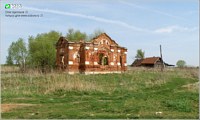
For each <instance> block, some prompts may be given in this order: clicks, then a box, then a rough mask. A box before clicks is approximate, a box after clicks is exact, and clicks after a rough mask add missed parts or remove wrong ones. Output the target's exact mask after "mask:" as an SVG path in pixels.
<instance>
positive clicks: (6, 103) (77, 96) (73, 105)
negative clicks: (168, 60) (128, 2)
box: [1, 66, 199, 119]
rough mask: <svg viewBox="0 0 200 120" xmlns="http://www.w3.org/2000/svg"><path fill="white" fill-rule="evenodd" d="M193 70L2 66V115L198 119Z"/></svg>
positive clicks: (32, 117) (195, 78)
mask: <svg viewBox="0 0 200 120" xmlns="http://www.w3.org/2000/svg"><path fill="white" fill-rule="evenodd" d="M198 72H199V71H198V69H196V68H183V69H178V68H170V69H165V70H164V72H160V70H156V69H144V68H141V69H139V68H137V69H132V70H128V71H126V72H123V73H121V74H96V75H93V74H91V75H83V74H74V75H68V74H66V73H64V72H52V73H46V74H42V73H39V72H37V71H28V72H26V73H19V72H18V68H16V67H13V68H12V67H7V66H2V67H1V117H2V118H3V119H37V118H40V119H47V118H49V119H51V118H53V119H62V118H63V119H68V118H71V119H76V118H78V119H81V118H85V119H86V118H89V119H92V118H102V119H104V118H113V119H150V118H154V119H162V118H163V119H175V118H176V119H198V118H199V78H198Z"/></svg>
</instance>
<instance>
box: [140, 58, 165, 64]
mask: <svg viewBox="0 0 200 120" xmlns="http://www.w3.org/2000/svg"><path fill="white" fill-rule="evenodd" d="M158 60H161V58H160V57H149V58H145V59H143V60H142V62H141V64H155V63H156V62H157V61H158Z"/></svg>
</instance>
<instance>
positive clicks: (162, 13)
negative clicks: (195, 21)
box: [119, 1, 186, 20]
mask: <svg viewBox="0 0 200 120" xmlns="http://www.w3.org/2000/svg"><path fill="white" fill-rule="evenodd" d="M119 2H120V3H122V4H125V5H127V6H131V7H135V8H139V9H142V10H146V11H148V12H149V11H150V12H153V13H157V14H160V15H165V16H168V17H171V18H175V19H180V20H186V19H184V18H182V17H179V16H177V15H172V14H169V13H166V12H162V11H160V10H155V9H150V8H147V7H143V6H140V5H137V4H134V3H129V2H125V1H119Z"/></svg>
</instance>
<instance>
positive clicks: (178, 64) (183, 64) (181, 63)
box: [176, 60, 186, 67]
mask: <svg viewBox="0 0 200 120" xmlns="http://www.w3.org/2000/svg"><path fill="white" fill-rule="evenodd" d="M176 65H177V67H185V66H186V62H185V61H184V60H178V61H177V62H176Z"/></svg>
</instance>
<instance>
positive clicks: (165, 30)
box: [154, 25, 198, 33]
mask: <svg viewBox="0 0 200 120" xmlns="http://www.w3.org/2000/svg"><path fill="white" fill-rule="evenodd" d="M196 30H198V28H197V27H193V28H188V27H181V26H178V25H173V26H167V27H163V28H158V29H156V30H154V32H155V33H172V32H192V31H196Z"/></svg>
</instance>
